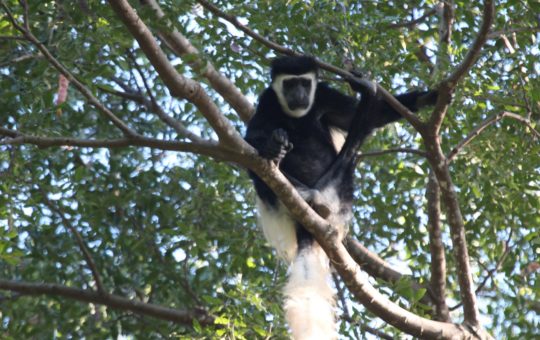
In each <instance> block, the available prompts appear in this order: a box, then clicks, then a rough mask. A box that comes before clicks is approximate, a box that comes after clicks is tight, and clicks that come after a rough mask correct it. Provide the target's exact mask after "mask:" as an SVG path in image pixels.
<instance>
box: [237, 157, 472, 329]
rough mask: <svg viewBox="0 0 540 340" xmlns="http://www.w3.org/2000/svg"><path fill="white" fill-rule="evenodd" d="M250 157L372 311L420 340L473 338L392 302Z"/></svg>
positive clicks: (249, 161)
mask: <svg viewBox="0 0 540 340" xmlns="http://www.w3.org/2000/svg"><path fill="white" fill-rule="evenodd" d="M246 156H250V157H249V158H248V157H245V158H244V159H243V160H242V161H243V164H244V165H245V166H246V167H248V168H250V169H251V170H253V171H254V172H255V173H256V174H257V175H258V176H259V177H260V178H261V179H262V180H263V181H264V182H265V183H266V184H267V185H268V186H269V187H270V188H271V189H272V191H273V192H274V193H276V195H277V196H278V198H279V199H280V200H281V201H282V202H283V204H284V205H285V206H286V207H288V209H289V211H290V212H291V215H292V217H293V218H294V219H295V220H296V221H298V222H299V223H301V224H302V225H303V226H305V227H306V228H307V229H308V231H310V232H311V233H312V234H313V235H314V236H315V238H316V240H317V242H318V243H319V244H320V245H321V247H322V248H323V249H324V251H325V252H326V254H327V255H328V257H329V258H330V261H331V263H332V265H333V266H334V268H335V269H336V270H337V272H338V273H339V275H340V276H341V278H342V279H343V281H344V282H345V284H346V285H347V287H348V288H349V291H350V292H351V293H352V294H353V295H354V296H355V297H356V299H357V300H358V301H359V302H360V303H362V304H363V305H364V306H365V307H366V308H367V309H368V310H369V311H371V312H373V313H374V314H375V315H377V316H379V317H380V318H382V319H383V320H385V321H386V322H388V323H389V324H391V325H393V326H395V327H397V328H398V329H400V330H402V331H404V332H407V333H409V334H411V335H414V336H418V337H425V338H440V337H444V338H452V337H459V338H461V337H465V336H467V334H469V333H468V331H467V330H466V329H463V328H462V327H460V326H458V325H454V324H448V323H442V322H437V321H432V320H428V319H425V318H422V317H420V316H418V315H416V314H413V313H411V312H409V311H407V310H405V309H403V308H401V307H400V306H398V305H396V304H394V303H392V302H390V301H389V300H388V299H387V298H386V297H385V296H383V295H382V294H380V293H379V292H378V291H377V290H376V289H375V288H374V287H373V286H371V284H370V283H369V281H368V280H367V278H365V277H364V276H362V275H361V274H360V272H361V270H360V267H359V266H358V264H357V263H356V262H355V261H354V260H353V259H352V258H351V256H350V255H349V253H348V252H347V250H346V249H345V247H344V245H343V244H342V243H341V242H339V239H338V232H337V230H336V229H335V228H333V227H332V226H330V225H329V224H328V222H326V221H325V220H323V219H322V218H321V217H320V216H319V215H317V214H316V213H315V211H313V210H312V209H311V208H310V206H309V205H308V204H307V203H306V202H305V201H304V200H303V199H302V197H301V196H300V195H299V194H298V192H297V191H296V190H295V189H294V187H292V185H291V184H290V183H289V182H288V181H287V180H286V178H285V177H284V175H283V174H282V173H281V172H279V170H278V168H277V166H276V165H275V164H273V163H271V162H269V161H265V160H263V159H261V158H259V157H258V156H257V155H256V154H255V153H253V154H250V155H246ZM469 336H471V335H470V334H469Z"/></svg>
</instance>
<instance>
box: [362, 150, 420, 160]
mask: <svg viewBox="0 0 540 340" xmlns="http://www.w3.org/2000/svg"><path fill="white" fill-rule="evenodd" d="M398 152H403V153H410V154H415V155H419V156H422V157H426V153H425V152H424V151H422V150H418V149H410V148H394V149H386V150H375V151H367V152H360V153H359V154H358V157H359V158H366V157H373V156H382V155H386V154H389V153H398Z"/></svg>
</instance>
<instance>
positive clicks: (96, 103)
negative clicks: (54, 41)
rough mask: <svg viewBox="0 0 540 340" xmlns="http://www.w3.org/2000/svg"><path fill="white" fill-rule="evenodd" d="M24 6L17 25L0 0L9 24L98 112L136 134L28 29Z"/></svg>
mask: <svg viewBox="0 0 540 340" xmlns="http://www.w3.org/2000/svg"><path fill="white" fill-rule="evenodd" d="M21 3H22V4H23V6H24V8H25V15H24V25H25V27H23V26H21V25H19V24H18V23H17V20H16V19H15V17H14V16H13V14H12V13H11V11H10V10H9V8H8V7H7V6H6V5H5V3H4V2H3V1H2V2H0V5H1V6H2V7H3V8H4V10H5V12H6V14H7V16H8V18H9V20H10V21H11V24H12V25H13V27H15V28H16V29H17V30H18V31H19V32H21V33H22V34H23V35H24V37H25V38H26V39H27V40H28V41H30V42H31V43H32V44H33V45H34V46H36V48H37V49H39V51H40V52H41V53H42V54H43V56H44V57H45V58H46V59H47V60H48V61H49V63H50V64H51V65H52V66H53V67H54V68H55V69H56V70H57V71H58V72H60V73H61V74H62V75H64V77H66V78H67V79H68V80H69V81H70V83H71V84H73V85H74V86H75V88H77V90H79V92H80V93H81V94H82V95H83V96H84V97H85V98H86V99H87V100H88V102H89V103H90V104H92V105H93V106H94V107H95V108H96V109H97V110H98V111H99V112H101V113H102V114H103V115H104V116H105V117H107V119H109V120H110V121H111V122H112V123H113V124H114V125H115V126H116V127H117V128H118V129H120V130H121V131H122V132H123V134H124V135H125V136H127V137H132V136H136V135H137V132H135V131H134V130H132V129H131V128H130V127H129V126H127V125H126V124H125V123H124V122H123V121H122V120H121V119H120V118H118V117H117V116H116V115H115V114H114V113H112V112H111V111H110V110H109V109H108V108H107V107H106V106H105V105H103V104H102V103H101V102H100V101H99V100H98V99H97V98H96V97H95V96H94V95H93V94H92V92H91V91H90V90H89V89H88V88H87V87H86V86H85V85H84V84H83V83H81V82H80V81H79V80H78V79H76V78H75V76H73V74H72V73H71V72H70V71H69V70H68V69H66V68H65V67H64V66H63V65H62V64H61V63H60V62H59V61H58V60H57V59H56V58H55V57H54V56H53V55H52V54H51V53H50V52H49V50H48V49H47V48H46V47H45V45H43V44H42V43H41V42H40V41H39V40H38V39H37V38H36V37H35V36H34V35H33V34H32V32H31V31H30V29H29V26H28V18H27V14H28V13H27V6H26V2H25V1H21Z"/></svg>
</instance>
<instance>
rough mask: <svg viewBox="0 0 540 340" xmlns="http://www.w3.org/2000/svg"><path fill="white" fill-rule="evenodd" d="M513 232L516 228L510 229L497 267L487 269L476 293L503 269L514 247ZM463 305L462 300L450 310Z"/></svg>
mask: <svg viewBox="0 0 540 340" xmlns="http://www.w3.org/2000/svg"><path fill="white" fill-rule="evenodd" d="M513 232H514V230H512V229H510V232H509V233H508V238H507V239H506V241H505V242H504V251H503V253H502V255H501V256H500V257H499V259H498V260H497V263H496V264H495V267H493V268H492V269H490V270H487V273H486V276H485V277H484V279H483V280H482V281H481V282H480V284H479V285H478V287H477V288H476V291H475V293H476V294H478V293H480V292H481V291H482V289H484V287H485V286H486V284H487V282H488V281H489V279H491V278H492V277H493V274H495V273H496V272H497V271H498V270H499V269H501V266H502V264H503V263H504V260H505V259H506V257H507V256H508V253H510V250H511V249H512V247H510V240H511V239H512V235H513ZM486 269H487V268H486ZM462 305H463V303H462V302H460V303H458V304H457V305H455V306H453V307H450V310H451V311H454V310H456V309H458V308H459V307H461V306H462Z"/></svg>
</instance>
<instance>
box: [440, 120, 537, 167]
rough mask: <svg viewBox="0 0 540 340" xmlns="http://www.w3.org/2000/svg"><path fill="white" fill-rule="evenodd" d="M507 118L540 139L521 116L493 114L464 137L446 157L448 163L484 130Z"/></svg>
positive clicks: (529, 123)
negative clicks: (524, 127)
mask: <svg viewBox="0 0 540 340" xmlns="http://www.w3.org/2000/svg"><path fill="white" fill-rule="evenodd" d="M505 117H508V118H512V119H515V120H517V121H519V122H521V123H522V124H524V125H525V126H527V127H528V128H529V129H530V130H531V132H532V133H533V134H535V135H536V136H537V137H539V138H540V132H538V131H537V130H536V129H535V128H534V127H533V126H532V124H531V121H530V120H529V119H527V118H525V117H523V116H520V115H518V114H515V113H512V112H508V111H503V112H499V113H497V114H494V115H492V116H490V117H488V118H486V119H485V120H484V121H482V122H481V123H480V124H479V125H478V126H477V127H475V128H474V129H473V130H472V131H471V132H470V133H469V134H468V135H467V137H465V138H464V139H463V140H462V141H461V142H459V143H458V145H456V146H455V147H454V148H453V149H452V150H451V151H450V152H449V153H448V155H447V158H448V161H449V162H451V161H453V160H454V158H455V157H456V156H457V154H458V153H459V152H460V151H461V150H462V149H463V148H464V147H466V146H467V145H469V144H470V143H471V142H472V140H473V139H475V138H476V137H478V136H479V135H480V134H481V133H482V132H483V131H484V130H485V129H486V128H488V127H489V126H491V125H493V124H495V123H496V122H498V121H500V120H501V119H503V118H505Z"/></svg>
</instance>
